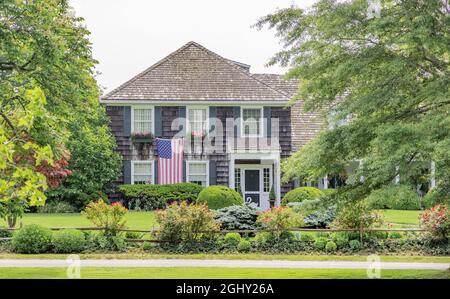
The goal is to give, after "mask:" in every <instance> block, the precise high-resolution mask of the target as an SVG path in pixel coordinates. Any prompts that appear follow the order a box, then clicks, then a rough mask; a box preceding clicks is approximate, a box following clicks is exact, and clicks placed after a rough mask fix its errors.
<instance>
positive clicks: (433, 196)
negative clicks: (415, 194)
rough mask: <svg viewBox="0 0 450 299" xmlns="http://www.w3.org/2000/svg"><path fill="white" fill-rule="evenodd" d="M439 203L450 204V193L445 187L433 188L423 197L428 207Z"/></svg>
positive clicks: (424, 203)
mask: <svg viewBox="0 0 450 299" xmlns="http://www.w3.org/2000/svg"><path fill="white" fill-rule="evenodd" d="M437 204H443V205H447V206H450V194H449V192H448V191H445V190H444V189H443V188H432V189H430V190H429V191H428V193H427V194H426V195H425V196H424V197H423V205H424V206H425V208H426V209H429V208H432V207H434V206H435V205H437Z"/></svg>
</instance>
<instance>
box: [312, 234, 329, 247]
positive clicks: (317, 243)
mask: <svg viewBox="0 0 450 299" xmlns="http://www.w3.org/2000/svg"><path fill="white" fill-rule="evenodd" d="M327 242H328V240H327V239H326V238H323V237H320V238H318V239H317V240H316V241H315V242H314V247H315V248H316V249H318V250H323V249H325V246H326V245H327Z"/></svg>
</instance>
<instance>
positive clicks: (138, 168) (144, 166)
mask: <svg viewBox="0 0 450 299" xmlns="http://www.w3.org/2000/svg"><path fill="white" fill-rule="evenodd" d="M151 172H152V164H151V163H135V164H134V173H135V174H151Z"/></svg>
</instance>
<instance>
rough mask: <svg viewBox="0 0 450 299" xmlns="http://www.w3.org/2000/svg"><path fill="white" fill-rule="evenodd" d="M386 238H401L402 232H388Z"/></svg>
mask: <svg viewBox="0 0 450 299" xmlns="http://www.w3.org/2000/svg"><path fill="white" fill-rule="evenodd" d="M388 238H390V239H401V238H402V233H400V232H389V234H388Z"/></svg>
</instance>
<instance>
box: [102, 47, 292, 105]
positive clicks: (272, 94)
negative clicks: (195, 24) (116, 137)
mask: <svg viewBox="0 0 450 299" xmlns="http://www.w3.org/2000/svg"><path fill="white" fill-rule="evenodd" d="M249 68H250V66H248V65H246V64H243V63H239V62H236V61H232V60H229V59H226V58H223V57H221V56H219V55H218V54H216V53H214V52H212V51H210V50H208V49H206V48H205V47H203V46H201V45H199V44H197V43H195V42H192V41H191V42H189V43H187V44H186V45H184V46H183V47H181V48H180V49H178V50H176V51H175V52H173V53H172V54H170V55H168V56H167V57H165V58H163V59H162V60H160V61H159V62H157V63H155V64H154V65H152V66H151V67H149V68H148V69H146V70H145V71H143V72H142V73H140V74H138V75H137V76H135V77H134V78H132V79H131V80H129V81H127V82H125V83H124V84H122V85H121V86H119V87H118V88H116V89H114V90H113V91H111V92H109V93H108V94H106V95H105V96H103V97H102V100H119V101H120V100H148V101H183V100H185V101H208V102H209V101H257V102H264V101H270V102H274V101H277V102H278V101H279V102H287V101H288V100H289V96H288V95H287V94H286V93H285V92H284V91H283V90H279V89H277V88H275V87H273V86H271V85H269V84H267V83H266V82H265V81H263V80H260V79H259V78H258V76H253V75H252V74H250V73H249Z"/></svg>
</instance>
